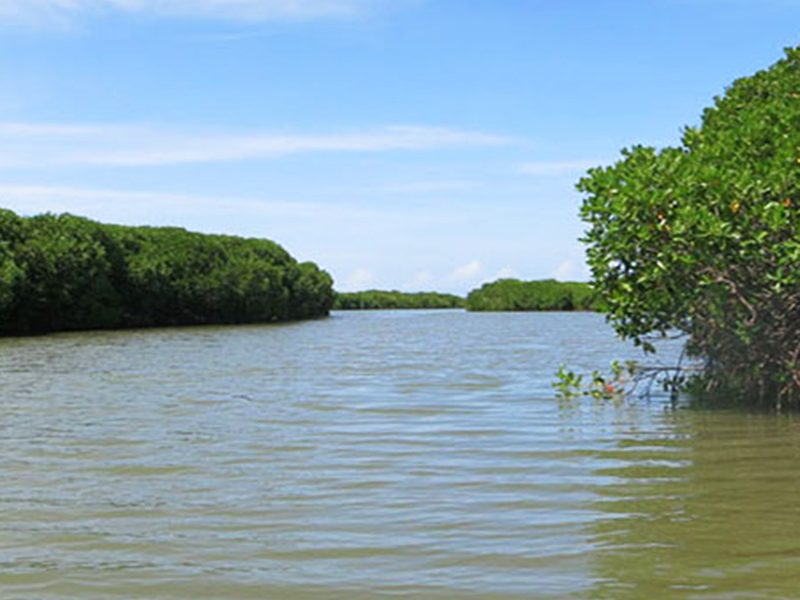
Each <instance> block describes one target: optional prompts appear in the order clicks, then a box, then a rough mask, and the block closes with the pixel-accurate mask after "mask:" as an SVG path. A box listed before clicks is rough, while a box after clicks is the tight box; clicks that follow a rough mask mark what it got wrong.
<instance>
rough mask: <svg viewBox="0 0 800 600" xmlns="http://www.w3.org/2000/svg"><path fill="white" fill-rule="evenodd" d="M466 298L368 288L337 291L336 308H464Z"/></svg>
mask: <svg viewBox="0 0 800 600" xmlns="http://www.w3.org/2000/svg"><path fill="white" fill-rule="evenodd" d="M463 306H464V299H463V298H461V297H460V296H454V295H453V294H440V293H438V292H415V293H407V292H398V291H394V290H392V291H382V290H367V291H364V292H348V293H337V294H336V302H335V303H334V308H336V309H339V310H372V309H380V308H462V307H463Z"/></svg>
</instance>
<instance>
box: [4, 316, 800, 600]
mask: <svg viewBox="0 0 800 600" xmlns="http://www.w3.org/2000/svg"><path fill="white" fill-rule="evenodd" d="M630 353H631V351H630V350H629V349H627V348H625V347H624V346H620V345H618V344H617V342H615V340H614V339H613V336H612V335H611V333H610V331H609V330H608V328H607V327H606V326H605V325H604V324H603V321H602V318H600V317H598V316H597V315H591V314H467V313H463V312H459V311H443V312H425V311H413V312H375V313H340V314H336V315H335V316H334V317H333V318H331V319H327V320H323V321H314V322H309V323H299V324H291V325H280V326H266V327H228V328H191V329H169V330H167V329H165V330H149V331H131V332H105V333H91V334H89V333H85V334H69V335H57V336H50V337H44V338H29V339H22V340H3V341H0V395H1V397H0V400H1V401H0V457H2V458H1V459H0V461H1V462H0V477H1V478H2V479H1V480H2V486H0V597H2V598H6V597H8V598H24V599H28V598H44V599H51V598H59V599H61V598H265V597H266V598H287V599H292V598H378V597H385V596H386V595H400V596H403V595H407V596H413V597H419V598H453V597H459V598H532V597H536V598H547V597H552V598H562V597H575V598H626V597H629V598H642V597H647V598H686V597H708V598H714V597H720V598H721V597H725V598H728V597H732V596H733V594H734V593H739V594H741V595H742V596H743V597H787V596H791V595H793V593H794V590H795V589H796V587H797V586H796V585H793V584H794V582H795V579H796V578H795V577H794V574H795V573H796V572H800V571H798V569H797V567H798V565H797V564H796V561H797V560H798V557H800V553H799V552H798V551H797V549H796V536H795V535H794V532H795V529H796V527H795V526H796V525H797V515H798V510H800V509H798V508H797V507H798V503H797V501H796V499H797V498H798V494H797V492H798V489H797V488H798V477H797V475H796V474H795V471H796V469H795V468H794V465H796V464H797V458H798V457H797V453H798V444H800V429H798V427H800V424H798V423H797V422H796V421H795V420H794V419H792V418H790V417H771V416H758V417H753V416H746V415H740V414H732V413H710V412H694V411H685V410H678V411H673V410H671V409H670V408H669V407H667V406H665V405H664V404H663V403H660V402H658V401H651V402H645V401H635V402H630V403H625V404H621V405H608V404H603V403H596V402H593V401H587V402H572V403H562V404H559V403H558V402H556V401H555V400H554V399H553V398H552V392H551V390H550V382H551V380H552V377H553V373H554V372H555V369H556V368H557V366H558V364H559V363H561V362H568V363H569V364H571V365H574V366H575V367H576V368H579V369H590V368H595V367H598V366H602V365H603V364H607V363H608V362H609V360H610V359H611V358H617V357H620V358H626V355H630Z"/></svg>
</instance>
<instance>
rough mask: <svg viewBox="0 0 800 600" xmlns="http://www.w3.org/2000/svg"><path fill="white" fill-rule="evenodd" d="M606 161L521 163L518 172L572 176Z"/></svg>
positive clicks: (550, 175) (545, 175)
mask: <svg viewBox="0 0 800 600" xmlns="http://www.w3.org/2000/svg"><path fill="white" fill-rule="evenodd" d="M606 162H608V161H603V160H597V159H595V160H549V161H548V160H541V161H533V162H526V163H522V164H521V165H520V166H519V172H520V173H523V174H524V175H537V176H542V177H552V176H557V175H572V174H574V173H580V172H581V171H585V170H587V169H591V168H592V167H596V166H598V165H602V164H604V163H606Z"/></svg>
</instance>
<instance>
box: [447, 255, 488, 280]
mask: <svg viewBox="0 0 800 600" xmlns="http://www.w3.org/2000/svg"><path fill="white" fill-rule="evenodd" d="M482 270H483V265H482V264H481V261H479V260H472V261H470V262H468V263H467V264H465V265H461V266H460V267H458V268H456V269H454V270H453V271H452V272H451V273H450V275H448V277H447V279H448V280H449V281H451V282H456V283H465V282H469V281H473V280H475V279H476V278H477V277H478V276H479V275H480V274H481V271H482Z"/></svg>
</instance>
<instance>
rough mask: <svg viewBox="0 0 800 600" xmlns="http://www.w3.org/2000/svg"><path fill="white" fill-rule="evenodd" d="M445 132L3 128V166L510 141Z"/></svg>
mask: <svg viewBox="0 0 800 600" xmlns="http://www.w3.org/2000/svg"><path fill="white" fill-rule="evenodd" d="M510 142H511V140H509V139H508V138H504V137H502V136H498V135H493V134H489V133H482V132H476V131H464V130H458V129H449V128H444V127H428V126H392V127H384V128H380V129H372V130H364V131H357V132H345V133H324V134H294V135H282V134H270V133H249V134H236V133H202V132H201V133H195V132H182V131H172V130H168V129H159V128H154V127H146V126H126V125H82V124H42V123H0V167H23V168H24V167H40V166H41V167H43V166H48V165H49V166H75V165H84V166H116V167H132V166H160V165H174V164H186V163H209V162H229V161H242V160H264V159H270V158H277V157H281V156H287V155H291V154H300V153H310V152H349V153H355V152H388V151H402V150H405V151H409V150H432V149H438V148H459V147H474V146H492V145H502V144H508V143H510Z"/></svg>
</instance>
